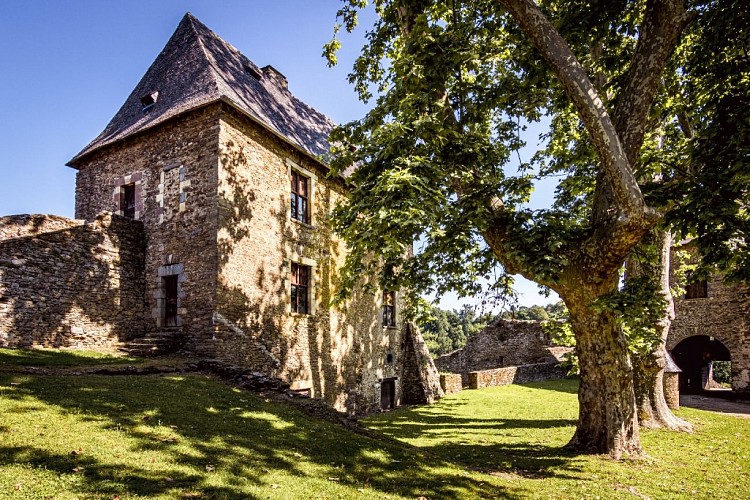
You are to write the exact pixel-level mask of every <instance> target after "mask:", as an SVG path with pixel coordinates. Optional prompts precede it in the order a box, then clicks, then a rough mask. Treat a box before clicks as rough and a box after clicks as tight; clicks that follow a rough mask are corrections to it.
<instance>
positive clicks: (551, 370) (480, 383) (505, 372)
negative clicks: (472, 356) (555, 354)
mask: <svg viewBox="0 0 750 500" xmlns="http://www.w3.org/2000/svg"><path fill="white" fill-rule="evenodd" d="M565 375H566V372H565V369H564V368H561V367H560V366H559V364H558V363H557V362H551V363H534V364H528V365H519V366H507V367H505V368H495V369H492V370H479V371H473V372H470V373H469V387H470V388H472V389H481V388H482V387H493V386H496V385H508V384H528V383H529V382H541V381H544V380H555V379H561V378H565Z"/></svg>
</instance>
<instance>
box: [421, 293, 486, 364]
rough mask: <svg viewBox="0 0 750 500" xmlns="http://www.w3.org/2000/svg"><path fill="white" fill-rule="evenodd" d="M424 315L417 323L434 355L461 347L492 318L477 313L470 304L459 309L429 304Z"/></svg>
mask: <svg viewBox="0 0 750 500" xmlns="http://www.w3.org/2000/svg"><path fill="white" fill-rule="evenodd" d="M423 316H424V317H423V318H422V319H421V320H419V321H417V324H418V325H419V329H420V330H421V332H422V336H423V337H424V339H425V342H426V343H427V347H428V348H429V349H430V353H431V354H432V355H433V356H440V355H442V354H447V353H449V352H451V351H455V350H456V349H461V348H462V347H464V346H465V345H466V342H467V341H468V340H469V337H471V336H472V335H474V334H476V333H477V332H479V331H481V330H482V329H483V328H484V327H485V326H487V324H488V323H489V322H490V320H491V318H490V316H489V315H486V314H483V315H477V313H476V311H475V310H474V308H473V307H471V306H469V305H464V306H463V307H462V308H461V309H460V310H458V311H457V310H455V309H454V310H450V311H446V310H444V309H440V308H439V307H437V306H429V307H428V309H427V311H426V314H424V315H423Z"/></svg>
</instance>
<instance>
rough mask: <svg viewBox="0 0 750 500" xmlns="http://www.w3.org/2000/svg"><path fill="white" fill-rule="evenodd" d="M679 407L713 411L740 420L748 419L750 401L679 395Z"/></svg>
mask: <svg viewBox="0 0 750 500" xmlns="http://www.w3.org/2000/svg"><path fill="white" fill-rule="evenodd" d="M680 406H687V407H688V408H697V409H699V410H708V411H715V412H719V413H725V414H727V415H732V416H735V417H740V418H747V419H750V401H741V400H737V401H731V400H729V399H723V398H721V397H717V396H710V397H707V396H699V395H695V394H682V395H680Z"/></svg>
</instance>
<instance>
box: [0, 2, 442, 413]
mask: <svg viewBox="0 0 750 500" xmlns="http://www.w3.org/2000/svg"><path fill="white" fill-rule="evenodd" d="M332 127H333V124H332V122H330V120H328V119H327V118H326V117H325V116H324V115H322V114H320V113H318V112H317V111H315V110H313V109H312V108H310V107H308V106H306V105H305V104H304V103H301V102H300V101H298V100H297V99H295V98H294V96H292V95H291V94H290V93H289V90H288V88H287V85H286V79H285V78H284V77H283V75H281V74H280V73H279V72H278V71H277V70H275V69H274V68H272V67H270V66H267V67H265V68H262V69H259V68H257V67H256V66H255V65H254V64H253V63H252V62H251V61H250V60H249V59H247V58H246V57H244V56H243V55H242V54H240V53H239V52H238V51H236V49H234V48H233V47H231V46H230V45H228V44H226V43H225V42H224V41H223V40H221V39H220V38H219V37H218V36H216V35H215V34H214V33H212V32H211V31H210V30H208V29H207V28H206V27H205V26H203V25H202V24H201V23H200V22H199V21H197V20H196V19H195V18H194V17H192V16H190V15H189V14H188V15H186V16H185V18H184V19H183V20H182V22H181V23H180V26H179V27H178V29H177V31H176V32H175V34H174V35H173V36H172V38H171V39H170V41H169V42H168V43H167V46H166V47H165V48H164V50H163V51H162V53H161V54H160V56H159V57H158V58H157V60H156V61H155V62H154V64H153V65H152V66H151V68H149V70H148V72H147V73H146V75H145V76H144V77H143V79H142V80H141V82H140V83H139V84H138V86H137V87H136V89H135V90H134V91H133V93H132V94H131V95H130V97H128V99H127V101H126V103H125V104H124V105H123V107H122V108H121V109H120V111H118V113H117V115H116V116H115V117H114V118H113V119H112V122H111V123H110V124H109V125H108V126H107V128H106V129H105V131H104V132H103V133H102V134H100V136H99V137H97V138H96V139H95V140H94V141H92V143H91V144H89V145H88V146H87V147H86V148H84V150H83V151H81V153H79V154H78V155H77V156H76V157H75V158H74V159H73V160H71V162H70V166H72V167H73V168H76V169H77V170H78V174H77V179H76V217H77V218H79V219H82V221H78V222H76V221H67V220H63V219H56V218H53V217H48V218H41V219H39V220H36V219H34V220H31V222H30V223H28V224H26V225H19V224H15V225H14V226H13V227H12V228H10V229H8V228H4V227H3V226H2V225H0V231H2V232H0V236H5V237H6V238H12V239H10V240H7V242H6V243H0V245H4V246H0V261H2V262H6V261H7V262H8V263H9V264H7V265H8V266H10V268H12V271H9V272H6V273H4V274H3V281H2V283H6V281H7V283H8V287H11V286H12V287H13V290H11V291H7V290H5V291H4V292H3V295H2V299H1V300H2V302H0V307H2V309H0V311H3V313H4V314H5V316H0V327H2V328H3V329H0V335H2V336H3V337H0V339H6V341H5V343H6V344H7V345H32V344H33V345H79V346H86V347H92V346H100V345H104V344H108V342H111V343H114V341H115V340H127V339H129V338H131V337H135V336H140V335H144V334H152V333H169V334H170V335H177V336H179V337H181V338H182V341H183V342H182V344H183V345H184V349H185V350H186V352H189V353H191V354H195V355H199V356H203V357H210V358H217V359H220V360H223V361H225V362H229V363H232V364H236V365H239V366H241V367H243V368H248V369H251V370H254V371H257V372H262V373H264V374H266V375H268V376H272V377H277V378H279V379H281V380H283V381H284V382H286V383H288V384H290V386H291V389H292V390H295V391H299V392H303V393H307V394H310V395H311V396H313V397H320V398H324V399H325V400H326V401H327V402H328V403H330V404H331V405H333V406H334V407H336V408H337V409H339V410H345V411H348V412H350V413H361V412H366V411H371V410H373V409H375V408H379V407H383V408H390V407H392V406H395V405H397V404H399V402H400V401H401V400H402V399H404V400H416V399H420V398H421V399H420V401H419V402H429V401H431V400H433V399H434V397H436V396H439V395H440V394H441V390H440V387H439V385H438V381H437V372H436V371H435V370H434V366H433V367H432V370H430V366H432V365H431V360H430V358H429V354H428V353H427V352H426V349H425V348H424V343H423V342H421V337H419V334H418V332H412V331H411V330H408V329H407V328H405V324H404V323H403V322H402V317H401V308H402V303H401V299H400V295H399V294H398V293H395V295H394V297H395V298H394V301H395V302H394V304H393V307H394V309H395V313H394V310H393V309H391V308H390V306H389V310H388V312H389V317H388V320H387V321H386V320H385V319H384V307H383V292H382V291H376V292H373V291H365V290H371V289H372V288H373V287H372V286H370V287H362V288H361V289H358V290H356V291H355V293H354V295H353V297H352V298H351V299H350V300H348V301H346V303H343V304H337V305H333V304H332V298H333V296H334V294H335V290H336V286H337V282H338V280H339V274H338V273H339V269H340V267H341V265H342V263H343V262H344V259H345V256H346V248H345V246H344V244H343V242H342V241H341V240H340V239H338V238H337V237H335V236H334V234H333V232H332V230H331V227H330V224H329V220H328V216H329V214H330V213H331V210H332V208H333V207H334V206H335V205H336V203H338V202H339V201H341V200H343V199H344V198H345V197H346V196H347V187H346V183H345V180H344V179H343V178H340V177H330V176H329V175H328V168H327V166H326V165H325V164H324V163H323V162H322V161H321V160H320V159H319V158H320V155H321V154H323V153H324V152H325V151H326V150H327V147H328V145H327V134H328V132H329V131H330V129H331V128H332ZM293 174H294V175H298V176H300V175H301V176H303V177H304V179H306V181H305V182H306V184H305V185H306V186H307V189H308V192H306V193H305V203H306V208H305V210H306V212H307V211H309V214H307V213H306V220H297V219H298V218H295V217H294V216H293V215H292V213H291V210H292V208H291V206H290V178H293V177H292V175H293ZM291 199H292V201H294V199H295V198H294V192H293V191H292V195H291ZM103 212H114V213H115V214H116V215H114V216H113V215H106V216H101V215H100V214H102V213H103ZM308 215H309V217H308ZM126 217H128V218H133V219H135V220H132V221H131V220H129V219H126ZM83 221H85V222H86V224H84V222H83ZM27 226H28V227H27ZM24 231H25V232H27V233H33V231H36V232H37V233H40V234H35V235H34V236H29V237H28V238H26V239H24V237H22V236H23V235H24V234H25V233H24ZM48 235H59V236H54V237H53V236H48ZM65 235H69V236H67V237H66V236H65ZM96 238H99V239H100V240H101V242H100V243H99V246H96V241H94V240H96ZM20 240H24V243H19V242H18V241H20ZM65 245H68V246H72V247H75V248H76V250H75V251H73V250H71V251H70V252H68V251H67V250H65V251H63V250H62V249H63V248H64V247H65ZM78 247H81V248H80V249H79V248H78ZM110 247H111V248H110ZM58 249H60V253H61V256H60V262H58V261H57V260H55V259H48V258H46V255H47V254H48V253H55V252H58ZM86 249H89V250H88V253H86V252H87V250H86ZM118 252H119V253H118ZM27 253H28V254H29V256H25V257H23V258H24V259H26V261H24V262H29V264H27V265H26V266H25V268H23V269H22V268H21V267H20V266H18V265H16V261H18V259H17V258H16V254H19V255H25V254H27ZM31 256H34V259H36V260H34V259H32V258H31ZM37 256H38V258H37ZM71 256H72V257H71ZM87 256H88V257H89V258H88V259H87V258H86V257H87ZM117 256H119V260H117V259H116V258H115V257H117ZM45 259H46V260H45ZM66 259H67V260H66ZM102 259H103V260H104V261H105V263H106V265H99V264H98V262H99V260H102ZM46 265H51V266H53V267H55V266H56V267H60V268H61V269H63V271H61V273H59V276H58V275H55V277H54V279H53V280H52V281H53V283H54V285H53V286H51V287H49V288H50V289H57V288H60V287H59V286H58V284H57V282H56V280H64V281H65V280H67V281H65V282H66V283H67V288H65V287H63V288H60V290H61V291H60V292H59V293H57V292H55V293H57V294H56V295H52V296H47V295H44V294H43V293H41V292H40V290H43V289H45V286H44V285H42V284H40V283H39V281H38V280H37V279H36V277H34V278H31V277H29V276H37V275H39V274H41V273H42V272H43V271H44V270H46V269H45V268H44V266H46ZM30 266H31V267H30ZM97 266H98V267H97ZM126 266H127V267H126ZM295 266H302V267H304V268H305V269H307V270H309V271H307V272H309V282H305V283H304V290H305V291H304V294H305V295H304V297H305V307H304V310H302V311H300V312H294V311H293V306H292V299H291V296H292V294H293V293H303V292H299V291H298V290H299V288H295V286H299V284H293V283H292V281H291V280H292V277H291V276H292V273H293V269H294V268H295ZM68 267H69V268H70V270H68ZM36 268H40V269H42V271H40V272H37V271H35V270H33V269H36ZM90 268H91V269H92V270H91V271H90V272H89V269H90ZM30 270H31V271H30ZM87 273H88V274H87ZM80 275H83V276H84V277H91V279H92V280H94V281H97V280H98V283H99V284H100V285H101V290H99V291H97V292H96V293H94V291H93V290H90V288H91V287H90V286H89V282H88V281H86V280H85V279H83V280H79V281H80V283H76V280H74V279H71V278H69V277H71V276H80ZM126 281H127V284H126ZM362 281H363V285H364V284H366V283H367V282H368V281H369V282H370V283H369V284H370V285H374V284H375V281H376V280H375V277H363V278H362ZM18 283H21V288H23V290H21V289H20V288H19V286H17V285H18ZM92 285H93V282H92ZM24 287H25V288H24ZM118 287H119V288H118ZM374 288H375V289H377V287H374ZM9 289H10V288H8V290H9ZM19 290H21V291H19ZM294 290H297V291H294ZM115 292H117V293H120V296H117V297H116V298H115V297H112V295H113V294H114V293H115ZM40 301H42V302H43V301H47V303H48V304H57V305H55V310H57V309H59V308H60V307H58V306H59V305H60V304H68V303H71V304H72V305H71V307H68V308H67V309H66V307H65V306H63V307H62V309H63V310H64V314H62V316H61V315H60V314H57V313H55V314H53V315H52V316H53V318H54V319H53V320H52V321H53V323H52V324H50V325H47V323H44V322H43V320H42V319H41V318H40V317H39V314H38V313H39V312H41V311H46V309H44V308H41V307H40V305H39V302H40ZM8 304H11V305H8ZM73 306H75V307H78V308H79V309H80V310H81V313H80V316H81V317H82V318H83V317H88V316H87V315H92V314H93V316H92V317H93V319H92V320H91V321H89V322H88V323H85V324H84V325H83V327H81V328H82V329H81V328H79V327H78V326H76V325H78V323H76V324H75V325H74V324H73V323H74V321H73V320H72V319H69V318H68V316H69V315H68V316H66V314H68V313H67V312H65V311H67V310H68V309H73V308H74V307H73ZM100 306H101V308H102V309H103V311H99V308H100ZM114 306H116V307H114ZM108 307H109V310H106V309H107V308H108ZM24 308H25V309H24ZM76 310H77V309H76ZM105 310H106V311H105ZM19 311H20V312H19ZM24 311H29V314H28V315H24V314H25V313H24ZM92 311H95V312H92ZM27 316H28V317H27ZM2 318H9V319H2ZM74 319H75V321H78V322H81V321H83V319H79V318H78V316H76V317H75V318H74ZM22 324H23V325H31V326H35V327H39V331H40V333H39V334H38V335H40V336H41V337H40V338H39V339H37V338H36V337H33V336H32V335H31V333H30V332H31V328H30V326H28V327H27V326H23V327H22V328H21V327H20V325H22ZM95 325H99V328H98V329H97V328H95V327H94V326H95ZM19 328H20V329H19ZM66 329H67V330H66ZM74 332H75V333H74ZM34 335H37V334H34ZM48 337H49V338H48ZM63 337H65V338H64V339H63ZM7 339H11V340H7ZM425 356H426V359H427V360H428V361H429V363H421V364H418V366H417V365H415V366H414V367H410V366H408V363H409V362H415V363H416V362H418V361H419V360H420V359H423V358H425ZM407 358H408V359H407ZM412 385H414V387H412Z"/></svg>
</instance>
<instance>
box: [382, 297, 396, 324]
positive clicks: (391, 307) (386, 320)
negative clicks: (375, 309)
mask: <svg viewBox="0 0 750 500" xmlns="http://www.w3.org/2000/svg"><path fill="white" fill-rule="evenodd" d="M383 326H396V292H394V291H392V290H385V291H384V292H383Z"/></svg>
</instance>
